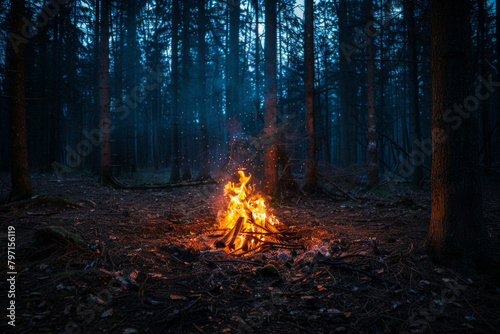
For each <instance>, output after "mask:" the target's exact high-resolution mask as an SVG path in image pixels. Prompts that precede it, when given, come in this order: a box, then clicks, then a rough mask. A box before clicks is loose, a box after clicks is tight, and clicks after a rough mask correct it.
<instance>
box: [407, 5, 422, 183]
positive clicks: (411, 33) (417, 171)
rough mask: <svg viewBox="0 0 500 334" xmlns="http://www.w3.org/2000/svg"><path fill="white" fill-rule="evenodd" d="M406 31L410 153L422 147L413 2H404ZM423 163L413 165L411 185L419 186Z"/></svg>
mask: <svg viewBox="0 0 500 334" xmlns="http://www.w3.org/2000/svg"><path fill="white" fill-rule="evenodd" d="M404 6H405V8H404V13H405V17H406V30H407V31H408V102H409V104H410V106H409V109H410V142H411V146H410V148H411V151H416V152H418V151H420V150H421V148H420V146H421V145H422V130H421V127H420V109H419V108H418V96H419V89H418V64H417V34H416V31H415V29H416V28H417V27H416V26H415V5H414V3H413V1H405V2H404ZM423 164H424V161H422V162H421V163H417V164H416V165H414V166H413V167H414V172H413V175H412V183H413V184H419V183H420V181H422V178H423V174H424V166H423Z"/></svg>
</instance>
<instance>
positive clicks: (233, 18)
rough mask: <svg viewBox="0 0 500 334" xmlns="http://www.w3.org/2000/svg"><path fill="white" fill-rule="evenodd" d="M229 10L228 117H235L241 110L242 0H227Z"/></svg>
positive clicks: (227, 61)
mask: <svg viewBox="0 0 500 334" xmlns="http://www.w3.org/2000/svg"><path fill="white" fill-rule="evenodd" d="M227 2H228V5H227V7H228V11H229V54H228V55H227V60H226V63H227V65H226V66H227V76H228V78H227V80H226V84H227V86H226V117H227V119H228V120H229V119H231V118H234V117H235V116H236V114H237V113H238V112H239V111H240V110H239V101H238V100H239V99H238V96H239V79H238V78H239V67H240V12H241V9H240V1H239V0H227Z"/></svg>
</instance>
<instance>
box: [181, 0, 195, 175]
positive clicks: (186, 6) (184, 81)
mask: <svg viewBox="0 0 500 334" xmlns="http://www.w3.org/2000/svg"><path fill="white" fill-rule="evenodd" d="M182 3H183V7H182V35H181V36H182V37H181V40H182V43H181V46H182V47H181V74H182V75H181V77H180V80H181V83H180V87H181V90H180V91H181V95H180V99H181V100H182V105H181V106H180V109H181V117H180V119H181V124H182V130H181V136H180V138H179V139H180V141H181V152H182V154H181V175H182V176H181V179H182V180H185V181H186V180H190V179H191V169H190V164H191V154H190V151H191V150H190V145H189V144H190V139H191V136H190V133H189V130H190V127H189V125H188V124H189V123H191V122H192V119H193V109H194V108H193V106H192V104H193V92H192V89H191V74H190V71H191V69H192V60H191V39H190V29H189V26H190V23H191V22H190V20H191V5H192V0H184V1H183V2H182Z"/></svg>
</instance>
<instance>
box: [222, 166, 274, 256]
mask: <svg viewBox="0 0 500 334" xmlns="http://www.w3.org/2000/svg"><path fill="white" fill-rule="evenodd" d="M238 173H239V175H240V180H239V183H233V182H229V183H228V184H227V185H226V186H225V188H224V195H225V196H228V197H229V201H228V205H227V209H226V210H225V211H224V212H221V213H219V217H218V221H219V224H220V227H221V228H222V229H228V230H229V231H228V232H227V233H226V235H225V236H224V237H223V238H222V239H221V240H219V241H218V242H217V243H216V246H217V247H219V248H224V249H225V251H226V252H231V253H233V254H245V253H248V252H257V251H260V250H262V249H264V248H269V247H271V246H273V245H276V244H278V243H279V239H280V236H281V233H280V232H279V231H278V229H277V228H276V226H277V225H278V224H279V221H278V219H276V217H274V216H273V215H271V214H269V213H268V212H267V209H266V203H265V201H264V198H263V197H262V196H260V195H259V194H256V193H254V190H253V188H252V186H251V185H249V184H248V181H250V177H251V175H248V176H245V173H244V172H243V171H238Z"/></svg>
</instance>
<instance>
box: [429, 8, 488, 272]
mask: <svg viewBox="0 0 500 334" xmlns="http://www.w3.org/2000/svg"><path fill="white" fill-rule="evenodd" d="M470 5H471V3H470V1H469V0H440V1H437V0H433V1H431V27H432V37H431V48H432V64H431V68H432V100H433V106H432V145H433V157H432V173H431V198H432V213H431V223H430V228H429V233H428V235H427V239H426V246H427V250H428V252H429V254H430V256H431V258H432V259H434V260H435V261H437V262H439V263H442V264H449V265H459V264H460V263H464V261H466V260H468V259H472V260H473V261H474V262H473V263H474V264H478V260H480V259H481V257H482V256H483V255H485V254H484V253H483V250H484V249H485V247H486V242H487V237H486V230H485V227H484V224H483V219H482V202H481V188H480V185H481V182H480V178H479V167H478V166H479V164H478V162H479V158H478V138H477V137H478V136H477V135H478V116H477V113H474V112H471V111H473V110H474V108H476V109H477V107H478V106H477V105H475V107H474V106H473V107H471V105H472V104H470V103H469V104H468V103H466V101H467V99H466V98H467V97H469V96H473V95H472V93H473V91H472V83H473V73H472V72H473V71H472V69H473V64H472V55H471V50H472V46H471V43H470V40H471V27H470V15H469V14H470ZM464 99H465V100H464ZM462 101H463V103H464V104H465V105H464V106H463V107H462ZM454 104H456V105H459V108H463V110H462V111H464V112H471V113H470V117H468V118H464V119H462V124H461V126H460V127H458V128H456V127H455V129H453V128H454V125H455V122H447V121H446V120H445V117H444V115H445V113H446V110H447V109H448V108H453V106H454Z"/></svg>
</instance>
